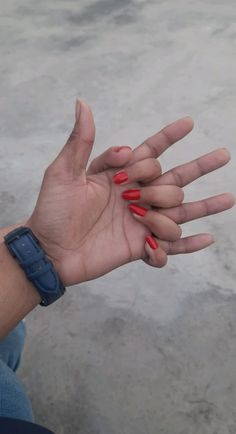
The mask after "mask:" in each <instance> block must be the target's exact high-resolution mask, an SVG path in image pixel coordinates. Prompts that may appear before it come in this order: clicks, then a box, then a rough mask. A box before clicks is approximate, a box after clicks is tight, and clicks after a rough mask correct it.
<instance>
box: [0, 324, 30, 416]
mask: <svg viewBox="0 0 236 434" xmlns="http://www.w3.org/2000/svg"><path fill="white" fill-rule="evenodd" d="M25 334H26V329H25V324H24V323H23V322H20V323H19V324H18V326H17V327H16V328H15V329H14V330H13V331H12V332H11V333H9V335H8V336H6V337H5V338H4V339H3V340H2V341H1V342H0V417H9V418H13V419H21V420H25V421H32V420H33V413H32V407H31V404H30V401H29V398H28V397H27V395H26V392H25V390H24V388H23V385H22V384H21V381H20V380H19V379H18V378H17V376H16V374H15V371H16V370H17V368H18V367H19V364H20V358H21V353H22V350H23V346H24V340H25Z"/></svg>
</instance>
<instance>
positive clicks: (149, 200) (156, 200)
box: [122, 185, 184, 209]
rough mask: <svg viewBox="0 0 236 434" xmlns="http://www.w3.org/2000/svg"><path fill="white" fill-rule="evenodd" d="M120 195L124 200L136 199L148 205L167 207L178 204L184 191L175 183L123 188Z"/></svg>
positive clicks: (182, 197)
mask: <svg viewBox="0 0 236 434" xmlns="http://www.w3.org/2000/svg"><path fill="white" fill-rule="evenodd" d="M122 197H123V199H124V200H129V201H137V200H138V201H140V202H142V203H146V204H148V205H152V206H156V207H163V208H168V207H175V206H178V205H180V204H181V202H182V201H183V199H184V192H183V190H182V189H181V188H179V187H177V186H176V185H160V186H155V187H143V188H140V189H131V190H125V191H123V193H122ZM171 209H173V208H171ZM174 209H175V208H174Z"/></svg>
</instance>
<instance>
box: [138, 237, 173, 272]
mask: <svg viewBox="0 0 236 434" xmlns="http://www.w3.org/2000/svg"><path fill="white" fill-rule="evenodd" d="M144 248H145V253H146V256H145V258H144V259H143V260H144V262H146V264H148V265H151V266H152V267H157V268H161V267H164V266H165V265H166V264H167V259H168V258H167V254H166V252H165V251H164V250H163V249H162V248H161V246H160V245H159V244H158V242H157V239H156V238H154V236H151V235H148V236H147V237H146V239H145V246H144Z"/></svg>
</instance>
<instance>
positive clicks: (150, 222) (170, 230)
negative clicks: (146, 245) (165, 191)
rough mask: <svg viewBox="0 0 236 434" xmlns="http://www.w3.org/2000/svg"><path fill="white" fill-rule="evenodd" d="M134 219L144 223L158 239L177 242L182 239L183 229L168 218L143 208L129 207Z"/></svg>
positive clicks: (138, 206) (132, 205)
mask: <svg viewBox="0 0 236 434" xmlns="http://www.w3.org/2000/svg"><path fill="white" fill-rule="evenodd" d="M128 208H129V210H130V212H131V213H132V215H133V217H134V218H135V219H137V220H138V221H139V222H140V223H143V224H144V225H145V226H147V228H148V229H149V230H150V232H152V233H153V234H154V235H155V236H156V237H157V238H160V239H161V240H166V241H176V240H178V239H179V238H180V237H181V233H182V231H181V228H180V227H179V226H178V225H177V224H176V223H174V222H173V221H172V220H171V219H169V218H168V217H166V216H164V215H162V214H160V213H158V212H157V211H153V210H151V209H147V208H145V207H143V206H140V205H136V204H130V205H128Z"/></svg>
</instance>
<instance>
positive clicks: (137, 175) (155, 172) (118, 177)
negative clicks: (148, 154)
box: [112, 158, 161, 185]
mask: <svg viewBox="0 0 236 434" xmlns="http://www.w3.org/2000/svg"><path fill="white" fill-rule="evenodd" d="M160 174H161V165H160V163H159V161H157V160H154V159H153V158H147V159H146V160H143V161H138V162H137V163H135V164H132V165H131V166H128V167H126V169H125V170H122V171H119V172H117V173H116V174H115V175H114V176H113V178H112V180H113V182H114V183H115V184H117V185H120V184H128V183H132V182H136V181H139V182H141V183H145V182H151V181H152V180H154V179H156V178H157V177H158V176H160Z"/></svg>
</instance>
